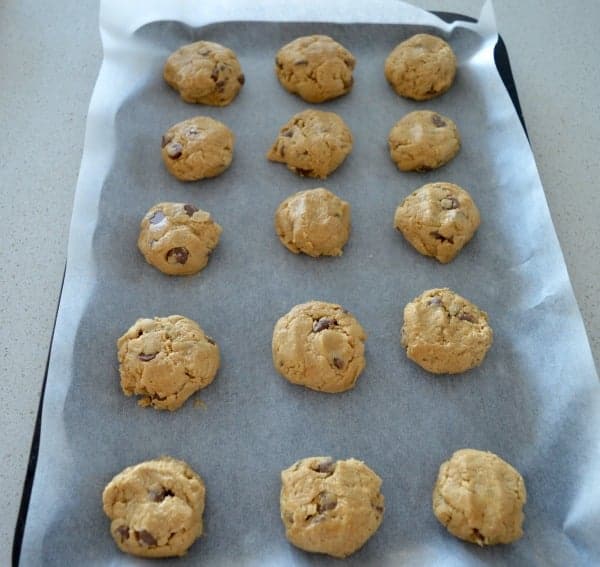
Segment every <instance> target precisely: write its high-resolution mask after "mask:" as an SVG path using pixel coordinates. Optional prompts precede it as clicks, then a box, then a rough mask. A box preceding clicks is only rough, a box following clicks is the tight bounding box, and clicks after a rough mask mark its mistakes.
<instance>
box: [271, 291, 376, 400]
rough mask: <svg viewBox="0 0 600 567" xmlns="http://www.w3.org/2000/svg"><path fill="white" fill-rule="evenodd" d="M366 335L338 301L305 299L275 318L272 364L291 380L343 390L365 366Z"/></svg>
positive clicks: (313, 387) (324, 389) (322, 389)
mask: <svg viewBox="0 0 600 567" xmlns="http://www.w3.org/2000/svg"><path fill="white" fill-rule="evenodd" d="M366 338H367V335H366V333H365V331H364V330H363V328H362V327H361V326H360V323H359V322H358V321H357V320H356V319H355V318H354V317H353V316H352V315H351V314H350V313H348V311H346V310H345V309H343V308H342V307H341V306H340V305H336V304H334V303H325V302H324V301H309V302H308V303H302V304H300V305H296V306H295V307H294V308H293V309H292V310H291V311H290V312H289V313H287V314H286V315H284V316H283V317H281V319H279V321H277V324H276V325H275V329H274V330H273V343H272V350H273V364H274V365H275V368H276V369H277V371H278V372H279V373H280V374H281V375H282V376H283V377H284V378H285V379H286V380H288V381H290V382H292V384H300V385H302V386H306V387H307V388H310V389H311V390H318V391H320V392H328V393H330V394H333V393H337V392H344V391H345V390H349V389H350V388H353V387H354V384H355V383H356V380H357V379H358V376H359V374H360V373H361V372H362V370H363V368H364V367H365V345H364V341H365V340H366Z"/></svg>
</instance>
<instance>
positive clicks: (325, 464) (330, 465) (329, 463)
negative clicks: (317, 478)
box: [311, 459, 335, 474]
mask: <svg viewBox="0 0 600 567" xmlns="http://www.w3.org/2000/svg"><path fill="white" fill-rule="evenodd" d="M311 468H312V470H313V471H315V472H320V473H329V474H333V471H335V462H334V461H333V460H332V459H323V460H322V461H319V462H318V463H317V464H316V467H315V466H313V467H311Z"/></svg>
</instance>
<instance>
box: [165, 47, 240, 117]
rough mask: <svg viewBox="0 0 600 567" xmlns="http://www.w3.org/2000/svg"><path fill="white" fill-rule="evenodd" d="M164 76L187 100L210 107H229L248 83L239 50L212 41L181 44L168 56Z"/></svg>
mask: <svg viewBox="0 0 600 567" xmlns="http://www.w3.org/2000/svg"><path fill="white" fill-rule="evenodd" d="M163 77H164V79H165V81H166V82H167V83H168V84H169V85H170V86H171V87H173V88H174V89H175V90H176V91H178V92H179V94H180V95H181V98H182V99H183V100H185V102H192V103H197V104H208V105H210V106H227V105H228V104H229V103H230V102H231V101H232V100H233V99H234V98H235V97H236V96H237V94H238V93H239V92H240V89H241V88H242V86H243V84H244V82H245V79H244V74H243V73H242V68H241V66H240V62H239V61H238V58H237V57H236V55H235V53H234V52H233V51H232V50H231V49H228V48H227V47H223V46H222V45H220V44H218V43H213V42H212V41H197V42H195V43H190V44H189V45H184V46H183V47H180V48H179V49H178V50H177V51H175V52H174V53H172V54H171V55H170V56H169V58H168V59H167V62H166V63H165V68H164V71H163Z"/></svg>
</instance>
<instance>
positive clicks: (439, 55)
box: [385, 33, 456, 100]
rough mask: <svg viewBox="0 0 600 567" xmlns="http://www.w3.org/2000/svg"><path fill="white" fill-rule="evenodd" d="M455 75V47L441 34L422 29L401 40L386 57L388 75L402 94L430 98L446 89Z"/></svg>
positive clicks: (416, 98) (410, 96)
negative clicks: (438, 35) (421, 31)
mask: <svg viewBox="0 0 600 567" xmlns="http://www.w3.org/2000/svg"><path fill="white" fill-rule="evenodd" d="M455 75H456V57H455V56H454V52H453V51H452V48H451V47H450V46H449V45H448V44H447V43H446V42H445V41H444V40H443V39H440V38H439V37H436V36H434V35H429V34H426V33H420V34H417V35H413V36H412V37H411V38H409V39H407V40H406V41H403V42H402V43H400V44H398V45H397V46H396V47H395V48H394V50H393V51H392V52H391V53H390V54H389V55H388V58H387V59H386V60H385V77H386V79H387V80H388V82H389V83H390V85H392V87H393V88H394V90H395V91H396V92H397V93H398V94H399V95H400V96H403V97H406V98H412V99H414V100H428V99H430V98H434V97H436V96H439V95H441V94H443V93H445V92H446V91H447V90H448V89H449V88H450V87H451V86H452V83H453V81H454V76H455Z"/></svg>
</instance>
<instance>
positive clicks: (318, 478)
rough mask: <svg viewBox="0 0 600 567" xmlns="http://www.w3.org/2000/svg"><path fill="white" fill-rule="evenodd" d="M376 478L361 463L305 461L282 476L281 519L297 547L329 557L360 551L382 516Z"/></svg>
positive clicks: (381, 501)
mask: <svg viewBox="0 0 600 567" xmlns="http://www.w3.org/2000/svg"><path fill="white" fill-rule="evenodd" d="M380 490H381V479H380V478H379V477H378V476H377V475H376V474H375V473H374V472H373V471H372V470H371V469H370V468H369V467H368V466H367V465H365V463H363V462H362V461H357V460H356V459H348V460H346V461H337V462H336V461H333V460H332V459H331V457H309V458H307V459H302V460H301V461H298V462H297V463H295V464H293V465H292V466H291V467H290V468H289V469H286V470H284V471H282V473H281V496H280V506H281V519H282V521H283V524H284V526H285V535H286V537H287V538H288V540H289V541H290V542H291V543H293V544H294V545H295V546H296V547H299V548H300V549H303V550H305V551H312V552H315V553H326V554H328V555H332V556H334V557H340V558H341V557H346V556H348V555H350V554H351V553H354V552H355V551H357V550H358V549H360V548H361V547H362V546H363V545H364V544H365V543H366V541H367V540H368V539H369V538H370V537H371V536H372V535H373V534H374V533H375V532H376V531H377V528H379V526H380V524H381V522H382V520H383V511H384V498H383V495H382V494H381V492H380Z"/></svg>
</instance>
